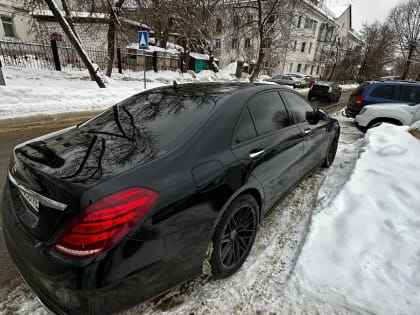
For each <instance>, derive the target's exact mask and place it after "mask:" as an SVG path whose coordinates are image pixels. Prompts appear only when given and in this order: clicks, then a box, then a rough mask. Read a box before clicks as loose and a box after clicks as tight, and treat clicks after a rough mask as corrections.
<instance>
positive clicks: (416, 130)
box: [410, 120, 420, 139]
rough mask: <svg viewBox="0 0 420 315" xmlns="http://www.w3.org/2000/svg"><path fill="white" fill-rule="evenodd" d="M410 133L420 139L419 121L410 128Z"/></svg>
mask: <svg viewBox="0 0 420 315" xmlns="http://www.w3.org/2000/svg"><path fill="white" fill-rule="evenodd" d="M410 133H411V134H412V135H413V136H414V137H416V138H419V139H420V120H419V121H416V122H415V123H414V124H413V125H411V127H410Z"/></svg>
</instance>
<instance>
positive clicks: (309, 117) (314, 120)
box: [305, 112, 319, 125]
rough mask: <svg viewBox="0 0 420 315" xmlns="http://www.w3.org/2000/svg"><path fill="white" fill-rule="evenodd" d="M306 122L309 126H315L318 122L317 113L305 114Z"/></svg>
mask: <svg viewBox="0 0 420 315" xmlns="http://www.w3.org/2000/svg"><path fill="white" fill-rule="evenodd" d="M305 116H306V117H305V118H306V121H307V122H308V123H309V124H311V125H316V124H317V123H318V121H319V115H318V112H306V115H305Z"/></svg>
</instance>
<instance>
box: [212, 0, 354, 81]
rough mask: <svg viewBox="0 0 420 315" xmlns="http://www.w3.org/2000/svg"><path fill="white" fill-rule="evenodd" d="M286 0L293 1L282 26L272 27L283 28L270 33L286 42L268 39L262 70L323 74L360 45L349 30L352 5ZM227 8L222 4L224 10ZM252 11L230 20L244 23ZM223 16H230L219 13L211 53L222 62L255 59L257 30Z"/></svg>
mask: <svg viewBox="0 0 420 315" xmlns="http://www.w3.org/2000/svg"><path fill="white" fill-rule="evenodd" d="M289 2H290V3H292V4H293V6H291V7H289V8H287V9H288V10H289V13H290V20H287V21H286V22H287V23H286V24H284V25H283V26H282V28H278V29H277V30H275V31H278V32H282V30H283V33H282V34H274V35H273V36H272V37H273V38H275V41H278V42H280V41H283V42H286V44H283V45H281V46H279V47H273V43H271V47H268V49H267V50H266V62H265V64H264V65H263V73H266V74H269V75H277V74H286V73H300V74H305V75H312V76H315V77H323V78H324V77H325V76H328V73H329V72H330V71H331V69H332V67H333V65H334V64H336V63H337V62H338V61H339V59H340V58H341V54H342V53H343V52H344V51H345V50H347V49H349V47H352V48H354V47H356V46H360V45H362V42H361V40H360V38H359V36H358V35H357V33H356V32H354V31H353V30H352V24H351V5H347V6H344V7H343V6H342V7H341V8H335V7H328V6H327V4H326V1H325V0H294V1H289ZM248 3H249V2H248ZM228 9H229V8H227V7H225V8H224V12H226V11H227V10H228ZM280 10H282V11H283V10H285V8H284V7H282V8H281V9H280ZM254 14H255V12H252V11H251V12H247V13H246V14H242V16H239V17H236V16H234V17H233V19H232V20H235V18H238V19H240V20H241V22H240V23H238V24H241V25H244V24H246V23H247V21H251V20H252V19H253V15H254ZM278 14H281V12H279V13H278ZM226 20H229V19H228V18H226V17H225V16H223V15H222V16H221V17H220V19H219V20H218V23H216V33H215V39H214V43H213V46H214V54H215V56H216V57H217V58H219V59H220V63H221V66H222V67H223V66H226V65H227V64H228V63H230V62H234V61H236V60H243V61H244V62H245V63H252V62H255V59H256V56H257V52H258V48H259V47H260V43H259V40H258V36H257V34H255V32H252V31H249V30H246V29H245V31H244V29H238V30H235V29H234V28H235V23H232V24H228V23H226V22H225V21H226ZM284 30H286V32H284ZM231 34H236V36H235V35H234V36H232V35H231ZM262 45H263V46H264V45H267V44H266V43H262Z"/></svg>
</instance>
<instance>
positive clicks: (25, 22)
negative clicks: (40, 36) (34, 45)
mask: <svg viewBox="0 0 420 315" xmlns="http://www.w3.org/2000/svg"><path fill="white" fill-rule="evenodd" d="M31 27H32V19H31V18H30V16H29V15H28V12H27V10H25V8H24V5H23V3H22V1H19V0H18V1H14V0H0V40H9V41H19V40H23V41H31V40H33V39H34V33H33V32H31Z"/></svg>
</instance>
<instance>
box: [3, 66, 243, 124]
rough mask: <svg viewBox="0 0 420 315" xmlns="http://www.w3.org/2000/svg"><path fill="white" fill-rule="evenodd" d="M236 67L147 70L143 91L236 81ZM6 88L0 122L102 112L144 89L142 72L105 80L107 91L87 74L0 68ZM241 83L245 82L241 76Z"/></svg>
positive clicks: (116, 75)
mask: <svg viewBox="0 0 420 315" xmlns="http://www.w3.org/2000/svg"><path fill="white" fill-rule="evenodd" d="M235 69H236V65H235V64H234V63H232V64H230V65H228V66H227V67H226V68H225V69H223V70H221V71H220V72H218V73H214V72H212V71H209V70H206V71H202V72H200V73H199V74H195V73H194V72H188V73H184V74H183V73H181V72H179V71H160V72H157V73H155V72H153V71H147V74H146V83H147V88H148V89H149V88H154V87H158V86H162V85H167V84H172V82H173V81H177V82H179V83H187V82H212V81H237V79H236V78H235V77H234V74H235ZM3 73H4V76H5V79H6V84H7V85H6V86H0V119H7V118H15V117H25V116H32V115H51V114H57V113H66V112H81V111H95V110H98V111H99V110H103V109H106V108H108V107H109V106H111V105H114V104H115V103H117V102H118V101H120V100H123V99H125V98H127V97H129V96H131V95H133V94H135V93H139V92H141V91H143V90H144V86H143V72H132V71H127V72H125V73H124V74H119V73H113V75H112V78H107V77H105V80H106V84H107V88H106V89H99V88H98V87H97V85H96V83H95V82H93V81H91V80H90V78H89V74H88V72H87V71H75V72H64V71H63V72H58V71H51V70H34V69H24V68H12V67H4V68H3ZM242 80H245V81H246V80H247V76H244V77H243V79H242Z"/></svg>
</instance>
